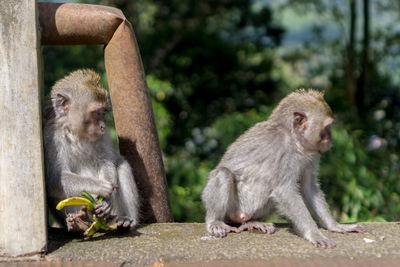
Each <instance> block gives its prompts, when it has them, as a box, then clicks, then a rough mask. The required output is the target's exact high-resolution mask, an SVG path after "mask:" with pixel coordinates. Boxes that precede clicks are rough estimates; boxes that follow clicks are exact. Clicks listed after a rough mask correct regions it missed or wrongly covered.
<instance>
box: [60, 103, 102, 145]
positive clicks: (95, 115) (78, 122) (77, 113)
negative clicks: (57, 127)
mask: <svg viewBox="0 0 400 267" xmlns="http://www.w3.org/2000/svg"><path fill="white" fill-rule="evenodd" d="M106 112H107V105H106V104H104V103H101V102H89V104H88V105H79V103H74V104H72V106H71V109H70V111H69V113H68V120H69V122H70V130H71V132H72V133H74V134H76V135H78V136H79V137H80V138H82V139H83V140H87V141H90V142H95V141H97V140H98V139H99V138H101V137H102V136H103V135H104V134H105V132H106V123H105V114H106Z"/></svg>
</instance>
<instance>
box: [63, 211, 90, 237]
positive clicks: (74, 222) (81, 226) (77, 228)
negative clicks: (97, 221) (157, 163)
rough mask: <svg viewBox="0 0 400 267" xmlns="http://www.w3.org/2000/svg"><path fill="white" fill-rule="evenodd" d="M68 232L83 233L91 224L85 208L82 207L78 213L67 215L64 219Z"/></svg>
mask: <svg viewBox="0 0 400 267" xmlns="http://www.w3.org/2000/svg"><path fill="white" fill-rule="evenodd" d="M65 222H66V224H67V229H68V232H80V233H84V232H85V231H86V229H88V228H89V226H90V225H91V224H92V221H91V220H90V218H89V216H88V213H87V208H86V206H83V207H82V208H81V210H80V211H79V213H68V214H67V218H66V219H65Z"/></svg>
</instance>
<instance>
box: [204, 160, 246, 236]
mask: <svg viewBox="0 0 400 267" xmlns="http://www.w3.org/2000/svg"><path fill="white" fill-rule="evenodd" d="M235 194H236V189H235V186H234V175H233V174H232V172H230V171H229V170H228V169H227V168H218V169H216V170H213V171H212V172H210V175H209V178H208V182H207V185H206V187H205V188H204V190H203V194H202V200H203V202H204V204H205V206H206V226H207V230H208V232H209V233H210V234H211V235H213V236H216V237H225V236H226V235H227V234H228V233H229V232H235V233H238V232H240V231H239V229H238V228H236V227H232V226H229V225H227V224H226V223H225V222H224V220H225V217H226V216H227V212H228V210H229V208H230V207H231V206H233V205H235V204H236V203H235V202H236V198H237V197H236V196H235Z"/></svg>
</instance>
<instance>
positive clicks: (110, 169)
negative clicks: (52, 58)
mask: <svg viewBox="0 0 400 267" xmlns="http://www.w3.org/2000/svg"><path fill="white" fill-rule="evenodd" d="M109 102H110V101H109V97H108V93H107V91H106V90H105V89H104V88H103V86H102V85H101V83H100V76H99V75H98V74H97V73H96V72H94V71H92V70H88V69H82V70H77V71H74V72H72V73H70V74H69V75H68V76H66V77H64V78H63V79H61V80H59V81H57V82H56V84H55V85H54V86H53V87H52V90H51V92H50V95H49V97H48V99H47V103H46V107H45V119H44V121H45V122H44V132H43V135H44V152H45V167H46V168H45V169H46V189H47V197H48V204H49V207H50V209H51V210H52V211H53V213H54V214H55V215H56V217H57V218H58V219H61V221H63V222H64V223H65V225H66V227H67V229H68V230H69V231H76V232H82V233H83V232H85V230H86V229H87V228H88V227H89V226H90V224H91V221H90V219H89V217H88V216H87V211H86V210H85V209H84V208H83V209H82V210H79V207H77V206H75V207H73V206H72V207H67V208H65V209H66V212H60V211H56V210H55V207H56V205H57V203H58V202H59V201H61V200H63V199H66V198H70V197H76V196H81V193H82V192H83V191H85V192H88V193H90V194H92V195H95V196H102V197H104V200H103V201H102V202H101V203H100V204H98V205H97V206H96V207H95V208H94V214H95V215H96V216H97V217H100V218H104V219H106V220H108V219H113V220H115V221H116V222H117V224H118V226H119V227H122V228H128V229H132V228H134V227H136V226H137V224H138V219H139V213H138V211H139V195H138V190H137V186H136V183H135V180H134V177H133V174H132V169H131V166H130V165H129V164H128V162H127V161H126V160H125V159H123V158H122V157H121V156H120V155H118V154H117V153H116V152H115V150H114V148H113V145H112V142H111V139H110V136H109V134H108V132H107V129H106V123H105V114H106V112H107V111H108V110H109Z"/></svg>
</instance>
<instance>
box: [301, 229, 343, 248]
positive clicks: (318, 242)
mask: <svg viewBox="0 0 400 267" xmlns="http://www.w3.org/2000/svg"><path fill="white" fill-rule="evenodd" d="M304 238H305V239H307V240H308V241H310V242H311V243H312V244H313V245H314V246H315V247H317V248H334V247H336V243H335V242H333V241H332V240H330V239H328V238H327V237H325V236H324V235H323V234H322V233H321V232H319V231H317V232H311V233H308V234H306V236H305V237H304Z"/></svg>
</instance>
